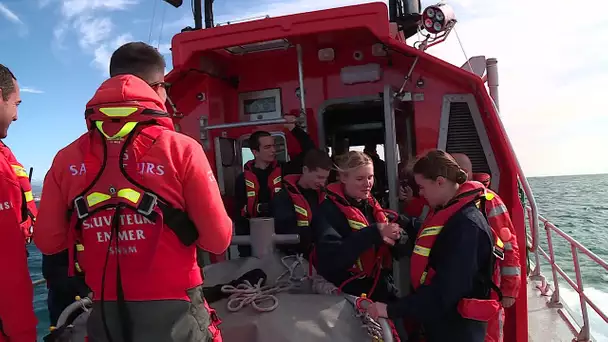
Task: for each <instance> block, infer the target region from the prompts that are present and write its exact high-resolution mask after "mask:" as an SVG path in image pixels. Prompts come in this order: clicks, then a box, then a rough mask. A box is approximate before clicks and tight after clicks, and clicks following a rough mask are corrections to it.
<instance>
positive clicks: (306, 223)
mask: <svg viewBox="0 0 608 342" xmlns="http://www.w3.org/2000/svg"><path fill="white" fill-rule="evenodd" d="M307 226H308V221H304V220H298V227H307Z"/></svg>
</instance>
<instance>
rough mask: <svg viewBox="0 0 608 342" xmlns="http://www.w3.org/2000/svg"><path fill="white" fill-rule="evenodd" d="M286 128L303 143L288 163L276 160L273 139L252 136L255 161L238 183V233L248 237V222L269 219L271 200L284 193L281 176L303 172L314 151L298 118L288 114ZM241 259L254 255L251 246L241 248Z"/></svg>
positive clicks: (258, 134) (266, 135)
mask: <svg viewBox="0 0 608 342" xmlns="http://www.w3.org/2000/svg"><path fill="white" fill-rule="evenodd" d="M284 118H285V120H287V122H288V123H287V124H285V128H287V129H288V130H289V131H290V132H291V134H293V136H294V137H295V138H296V140H297V141H298V143H299V144H300V150H301V152H300V154H299V155H297V156H296V157H295V158H293V159H292V160H291V161H289V162H287V163H282V162H280V161H277V156H276V154H277V153H276V147H275V140H274V137H273V136H272V135H271V134H270V133H269V132H266V131H257V132H254V133H253V134H251V136H250V137H249V148H250V149H251V153H253V157H254V159H253V160H251V161H249V162H247V163H246V164H245V167H244V171H243V173H241V174H240V175H238V176H237V177H236V180H235V213H234V215H233V217H234V218H235V222H234V223H235V233H236V235H249V219H250V218H255V217H270V216H271V208H270V203H271V201H272V198H273V197H274V196H275V195H276V194H277V193H278V192H279V191H280V190H281V187H282V177H283V176H285V175H289V174H299V173H301V172H302V160H303V159H304V155H305V154H306V153H307V152H308V151H310V150H311V149H313V148H315V144H314V142H313V141H312V140H311V139H310V136H308V134H307V133H306V132H305V131H304V130H303V129H301V128H300V127H298V126H297V125H296V118H295V117H294V116H291V115H285V116H284ZM238 250H239V256H241V257H249V256H251V246H238Z"/></svg>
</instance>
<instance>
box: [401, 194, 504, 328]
mask: <svg viewBox="0 0 608 342" xmlns="http://www.w3.org/2000/svg"><path fill="white" fill-rule="evenodd" d="M486 194H487V193H486V189H485V187H484V186H483V185H482V184H481V183H479V182H466V183H464V184H462V185H461V186H460V188H459V190H458V193H457V194H456V196H455V197H454V198H453V199H452V200H451V201H450V202H448V204H447V205H445V206H444V207H442V208H440V209H439V210H436V211H434V212H433V213H432V214H431V215H429V216H427V218H426V219H425V220H424V222H423V224H422V227H421V228H420V230H419V232H418V236H417V238H416V242H415V246H414V251H413V253H412V258H411V266H410V277H411V281H412V287H413V288H414V290H417V289H418V288H419V287H420V286H421V285H428V284H430V283H431V282H432V279H433V277H434V275H435V270H433V268H432V267H431V266H430V264H429V257H430V255H431V252H432V249H433V245H434V244H435V241H436V240H437V237H438V236H439V234H440V233H441V231H442V230H443V228H444V225H445V224H446V223H447V222H448V220H449V219H450V218H451V217H452V216H453V215H454V214H456V213H457V212H458V211H460V210H461V209H462V208H464V207H465V206H467V205H469V204H471V203H475V205H476V206H477V207H478V208H480V210H482V212H483V206H484V203H485V201H486ZM484 216H485V213H484ZM489 238H490V239H491V242H492V243H493V253H492V257H491V260H490V265H491V267H490V269H489V270H488V272H483V273H484V274H481V278H482V279H481V281H483V282H484V283H485V285H487V286H488V288H489V289H492V290H494V291H496V292H497V293H498V297H499V300H502V294H501V293H500V290H499V289H498V287H497V286H496V285H495V284H496V282H495V279H493V278H494V276H495V272H494V270H495V267H496V266H495V264H496V259H497V258H504V244H503V243H502V241H501V240H500V238H498V237H497V236H495V235H494V234H491V235H490V236H489ZM499 300H496V299H495V298H493V299H477V298H463V299H461V301H460V302H459V304H458V311H459V313H460V314H461V315H462V316H463V317H465V318H469V319H474V320H479V321H488V320H489V319H491V318H492V317H494V315H495V314H496V312H497V311H498V310H499V308H500V304H499Z"/></svg>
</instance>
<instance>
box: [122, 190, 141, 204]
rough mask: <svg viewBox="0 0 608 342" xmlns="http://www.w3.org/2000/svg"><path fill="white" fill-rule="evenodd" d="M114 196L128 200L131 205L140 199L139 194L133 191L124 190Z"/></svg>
mask: <svg viewBox="0 0 608 342" xmlns="http://www.w3.org/2000/svg"><path fill="white" fill-rule="evenodd" d="M116 196H118V197H121V198H124V199H126V200H129V201H131V202H133V203H137V202H138V201H139V198H140V197H141V194H140V193H139V192H137V191H135V190H133V189H129V188H126V189H120V190H118V193H117V194H116Z"/></svg>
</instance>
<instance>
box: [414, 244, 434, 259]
mask: <svg viewBox="0 0 608 342" xmlns="http://www.w3.org/2000/svg"><path fill="white" fill-rule="evenodd" d="M414 253H416V254H418V255H421V256H423V257H428V256H429V255H431V249H430V248H426V247H422V246H418V245H416V246H414Z"/></svg>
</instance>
